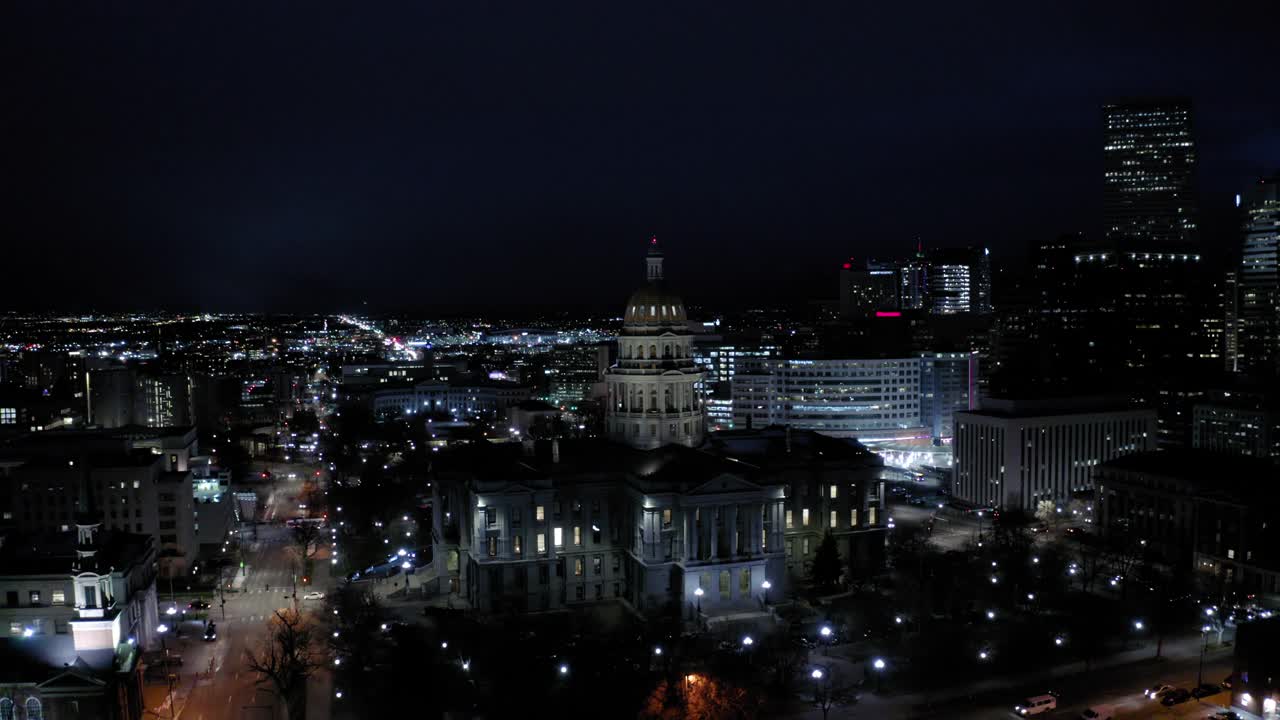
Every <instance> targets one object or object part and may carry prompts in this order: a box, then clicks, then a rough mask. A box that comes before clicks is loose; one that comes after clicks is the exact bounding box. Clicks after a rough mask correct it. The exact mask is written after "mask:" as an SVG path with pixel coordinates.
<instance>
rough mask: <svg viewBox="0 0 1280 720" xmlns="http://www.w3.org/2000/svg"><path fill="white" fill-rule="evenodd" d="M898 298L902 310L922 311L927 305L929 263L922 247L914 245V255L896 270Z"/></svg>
mask: <svg viewBox="0 0 1280 720" xmlns="http://www.w3.org/2000/svg"><path fill="white" fill-rule="evenodd" d="M898 283H899V285H898V298H899V304H900V305H901V306H902V309H903V310H924V309H925V308H927V307H928V304H929V262H928V261H927V260H926V259H925V256H924V245H923V244H921V243H916V254H915V255H913V256H912V257H911V259H910V260H907V261H906V262H904V263H903V264H902V267H900V268H899V269H898Z"/></svg>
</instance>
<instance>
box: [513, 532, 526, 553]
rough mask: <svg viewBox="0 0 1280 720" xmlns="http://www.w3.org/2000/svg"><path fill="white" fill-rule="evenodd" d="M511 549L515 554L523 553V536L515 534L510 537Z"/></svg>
mask: <svg viewBox="0 0 1280 720" xmlns="http://www.w3.org/2000/svg"><path fill="white" fill-rule="evenodd" d="M511 549H512V550H513V551H514V552H515V554H517V555H523V554H524V538H522V537H520V536H519V535H516V536H515V537H513V538H511Z"/></svg>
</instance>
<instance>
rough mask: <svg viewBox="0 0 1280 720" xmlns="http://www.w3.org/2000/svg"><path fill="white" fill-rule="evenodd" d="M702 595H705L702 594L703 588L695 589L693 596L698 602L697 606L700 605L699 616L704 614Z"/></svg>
mask: <svg viewBox="0 0 1280 720" xmlns="http://www.w3.org/2000/svg"><path fill="white" fill-rule="evenodd" d="M702 594H703V593H702V588H695V589H694V591H693V596H694V597H695V598H697V601H696V602H697V604H698V614H699V615H701V614H702Z"/></svg>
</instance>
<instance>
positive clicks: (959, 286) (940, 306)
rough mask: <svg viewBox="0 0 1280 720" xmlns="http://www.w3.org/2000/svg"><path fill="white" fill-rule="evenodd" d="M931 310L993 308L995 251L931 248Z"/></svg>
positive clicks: (946, 312)
mask: <svg viewBox="0 0 1280 720" xmlns="http://www.w3.org/2000/svg"><path fill="white" fill-rule="evenodd" d="M927 272H928V287H929V293H928V301H927V307H928V308H929V310H930V311H931V312H933V313H935V314H938V315H953V314H956V313H977V314H988V313H990V312H991V251H990V250H988V249H987V248H975V247H969V248H940V249H935V250H932V251H930V252H929V267H928V271H927Z"/></svg>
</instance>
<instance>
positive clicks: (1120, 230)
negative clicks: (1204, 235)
mask: <svg viewBox="0 0 1280 720" xmlns="http://www.w3.org/2000/svg"><path fill="white" fill-rule="evenodd" d="M1103 123H1104V133H1105V142H1104V145H1103V150H1104V151H1105V155H1104V159H1105V170H1106V173H1105V176H1104V178H1105V192H1104V195H1103V214H1104V219H1105V221H1106V228H1107V239H1108V240H1110V241H1113V242H1125V243H1136V244H1138V245H1143V246H1145V249H1148V250H1155V249H1157V248H1159V249H1173V248H1174V247H1177V246H1179V245H1186V244H1189V243H1192V242H1194V240H1195V238H1196V195H1195V167H1196V149H1195V142H1194V140H1193V139H1192V132H1191V103H1190V101H1188V100H1178V99H1170V100H1145V101H1135V102H1125V103H1116V104H1109V105H1105V106H1103Z"/></svg>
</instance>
